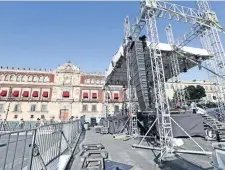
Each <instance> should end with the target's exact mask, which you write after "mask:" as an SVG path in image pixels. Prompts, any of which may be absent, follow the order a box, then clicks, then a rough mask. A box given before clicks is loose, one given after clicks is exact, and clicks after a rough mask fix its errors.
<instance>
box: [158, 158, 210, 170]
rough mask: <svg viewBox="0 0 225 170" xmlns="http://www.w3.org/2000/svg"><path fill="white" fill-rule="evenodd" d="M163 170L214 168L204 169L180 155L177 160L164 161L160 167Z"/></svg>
mask: <svg viewBox="0 0 225 170" xmlns="http://www.w3.org/2000/svg"><path fill="white" fill-rule="evenodd" d="M160 169H161V170H213V167H208V168H204V167H202V166H199V165H197V164H196V163H194V162H191V161H188V160H186V159H185V158H182V157H181V156H179V155H176V156H175V159H173V160H168V161H163V162H162V164H161V165H160Z"/></svg>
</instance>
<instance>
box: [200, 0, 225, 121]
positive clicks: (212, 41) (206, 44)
mask: <svg viewBox="0 0 225 170" xmlns="http://www.w3.org/2000/svg"><path fill="white" fill-rule="evenodd" d="M197 5H198V9H199V10H200V11H201V13H200V15H201V16H203V17H205V18H207V17H208V18H209V17H211V18H212V19H213V21H214V22H213V23H209V25H210V27H208V28H207V29H205V30H204V31H203V33H202V35H201V42H202V46H203V48H205V49H206V50H207V51H208V52H210V53H211V54H212V55H213V56H214V57H213V58H212V59H211V60H209V61H207V66H208V67H209V68H210V69H212V70H213V71H214V72H217V73H218V74H220V75H221V76H224V75H225V69H224V67H225V56H224V54H225V53H224V49H223V46H222V43H221V40H220V36H219V32H218V27H220V26H219V25H218V20H217V17H216V14H215V13H213V12H212V11H211V10H210V6H209V3H208V1H207V0H201V1H200V0H197ZM213 81H214V84H215V85H216V86H215V87H216V96H217V100H218V104H219V110H220V112H221V113H222V116H223V121H224V118H225V117H224V114H225V108H224V107H225V105H224V101H223V99H222V98H223V97H224V96H222V91H223V85H224V80H223V79H222V78H221V77H218V76H216V77H215V76H214V77H213Z"/></svg>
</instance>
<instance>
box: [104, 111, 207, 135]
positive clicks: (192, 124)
mask: <svg viewBox="0 0 225 170" xmlns="http://www.w3.org/2000/svg"><path fill="white" fill-rule="evenodd" d="M154 117H155V116H151V117H149V116H145V115H144V116H138V118H140V119H139V120H140V122H143V124H144V126H145V130H146V131H147V129H148V128H149V127H150V126H151V123H149V122H153V120H152V118H154ZM171 117H172V118H173V119H174V120H175V121H176V122H177V123H178V124H179V125H180V126H181V127H182V128H183V129H184V130H185V131H186V132H187V133H188V134H189V135H190V136H202V137H205V131H204V125H203V117H202V116H201V115H197V114H171ZM127 119H128V116H111V117H109V118H107V119H102V120H101V121H100V122H102V123H101V125H106V123H107V121H109V133H111V134H116V133H119V132H120V131H121V130H122V128H123V127H124V125H125V123H126V122H127ZM140 126H142V125H140ZM153 129H154V130H156V128H154V127H153ZM172 129H173V136H174V137H187V134H186V133H185V132H183V130H181V128H180V127H179V126H178V125H176V124H175V123H174V122H173V121H172Z"/></svg>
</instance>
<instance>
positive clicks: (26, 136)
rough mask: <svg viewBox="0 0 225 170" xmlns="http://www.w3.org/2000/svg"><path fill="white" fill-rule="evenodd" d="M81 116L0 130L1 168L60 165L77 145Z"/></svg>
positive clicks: (44, 169)
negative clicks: (53, 122)
mask: <svg viewBox="0 0 225 170" xmlns="http://www.w3.org/2000/svg"><path fill="white" fill-rule="evenodd" d="M81 132H82V128H81V127H80V120H76V121H68V122H64V123H55V124H49V125H46V126H41V127H38V128H33V129H27V130H17V131H13V132H8V133H4V134H0V153H1V154H0V170H8V169H10V170H12V169H15V170H19V169H21V170H47V169H57V167H58V166H59V164H62V163H61V162H60V161H61V160H62V159H64V162H65V160H68V159H69V157H70V156H71V155H72V153H73V150H74V149H75V148H76V146H77V143H78V141H79V138H80V134H81Z"/></svg>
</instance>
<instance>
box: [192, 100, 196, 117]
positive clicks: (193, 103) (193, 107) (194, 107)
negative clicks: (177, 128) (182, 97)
mask: <svg viewBox="0 0 225 170" xmlns="http://www.w3.org/2000/svg"><path fill="white" fill-rule="evenodd" d="M191 107H192V110H193V114H196V113H197V105H196V103H195V102H192V103H191Z"/></svg>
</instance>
